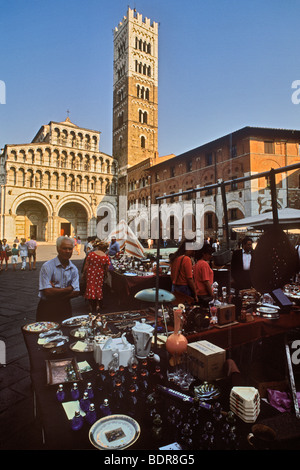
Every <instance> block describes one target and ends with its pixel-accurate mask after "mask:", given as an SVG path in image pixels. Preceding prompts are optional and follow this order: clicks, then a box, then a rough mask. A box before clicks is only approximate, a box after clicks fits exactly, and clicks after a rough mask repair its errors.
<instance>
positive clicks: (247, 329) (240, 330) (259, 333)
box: [188, 310, 300, 349]
mask: <svg viewBox="0 0 300 470" xmlns="http://www.w3.org/2000/svg"><path fill="white" fill-rule="evenodd" d="M298 327H300V310H295V311H292V312H290V313H288V314H281V316H280V318H279V319H278V320H267V319H264V318H261V317H257V318H256V319H255V320H254V321H252V322H247V323H237V324H235V325H229V326H226V327H223V328H217V327H213V328H211V329H209V330H205V331H201V332H199V333H193V334H189V335H188V340H189V342H190V343H191V342H193V341H201V340H203V339H206V340H207V341H209V342H211V343H213V344H216V345H217V346H219V347H220V348H224V349H230V348H234V347H238V346H242V345H243V344H246V343H252V342H254V341H257V340H259V339H262V338H267V337H269V336H275V335H280V334H285V333H287V332H288V331H290V330H293V329H294V328H298Z"/></svg>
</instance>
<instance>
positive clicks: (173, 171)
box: [170, 166, 175, 178]
mask: <svg viewBox="0 0 300 470" xmlns="http://www.w3.org/2000/svg"><path fill="white" fill-rule="evenodd" d="M170 177H171V178H174V177H175V166H171V168H170Z"/></svg>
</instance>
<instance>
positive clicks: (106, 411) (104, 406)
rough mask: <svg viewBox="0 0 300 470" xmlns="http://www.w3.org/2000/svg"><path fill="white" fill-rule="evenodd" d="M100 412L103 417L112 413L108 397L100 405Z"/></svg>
mask: <svg viewBox="0 0 300 470" xmlns="http://www.w3.org/2000/svg"><path fill="white" fill-rule="evenodd" d="M100 412H101V415H102V416H103V417H104V416H109V415H111V414H112V413H111V409H110V406H109V403H108V399H107V398H105V399H104V401H103V403H102V405H100Z"/></svg>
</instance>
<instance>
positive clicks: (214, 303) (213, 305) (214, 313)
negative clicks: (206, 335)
mask: <svg viewBox="0 0 300 470" xmlns="http://www.w3.org/2000/svg"><path fill="white" fill-rule="evenodd" d="M220 305H221V302H220V301H219V300H218V289H213V299H212V300H211V301H210V302H209V310H210V321H211V323H212V324H213V325H215V324H217V323H218V308H219V307H220Z"/></svg>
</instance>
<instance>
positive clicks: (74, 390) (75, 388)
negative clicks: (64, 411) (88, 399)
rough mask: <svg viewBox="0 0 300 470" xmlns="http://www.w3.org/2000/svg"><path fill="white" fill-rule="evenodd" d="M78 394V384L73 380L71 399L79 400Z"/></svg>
mask: <svg viewBox="0 0 300 470" xmlns="http://www.w3.org/2000/svg"><path fill="white" fill-rule="evenodd" d="M79 396H80V393H79V389H78V385H77V383H76V382H75V383H74V384H73V387H72V388H71V397H72V400H79Z"/></svg>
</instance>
